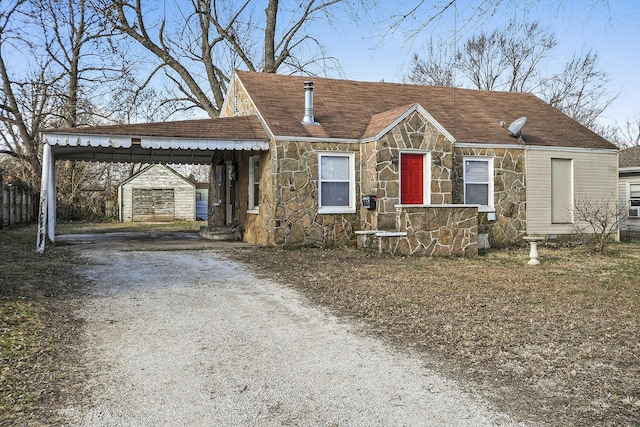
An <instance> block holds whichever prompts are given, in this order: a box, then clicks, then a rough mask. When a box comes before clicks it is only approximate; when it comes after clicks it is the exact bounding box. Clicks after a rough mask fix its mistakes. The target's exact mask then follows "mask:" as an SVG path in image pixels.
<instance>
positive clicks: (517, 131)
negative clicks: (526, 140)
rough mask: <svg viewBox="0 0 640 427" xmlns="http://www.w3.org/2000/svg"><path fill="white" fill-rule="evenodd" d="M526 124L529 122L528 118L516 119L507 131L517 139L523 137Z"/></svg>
mask: <svg viewBox="0 0 640 427" xmlns="http://www.w3.org/2000/svg"><path fill="white" fill-rule="evenodd" d="M526 122H527V118H526V117H520V118H519V119H515V120H514V121H513V123H511V124H510V125H509V129H507V130H508V131H509V133H510V134H511V136H514V137H516V138H517V137H519V136H520V135H522V126H524V124H525V123H526Z"/></svg>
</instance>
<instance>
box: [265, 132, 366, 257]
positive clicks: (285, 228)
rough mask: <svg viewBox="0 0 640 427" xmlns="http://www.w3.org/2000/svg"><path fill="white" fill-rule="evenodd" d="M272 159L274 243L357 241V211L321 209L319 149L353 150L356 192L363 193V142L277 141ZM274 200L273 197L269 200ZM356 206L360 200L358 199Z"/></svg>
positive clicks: (338, 244) (319, 244)
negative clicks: (319, 201) (319, 202)
mask: <svg viewBox="0 0 640 427" xmlns="http://www.w3.org/2000/svg"><path fill="white" fill-rule="evenodd" d="M275 150H276V155H275V158H274V159H273V160H272V165H273V170H274V171H275V173H274V174H272V176H273V184H274V186H273V187H272V188H273V191H271V195H270V197H273V198H274V200H273V201H272V203H273V207H274V214H273V217H272V218H271V220H270V224H269V226H270V229H271V231H272V236H273V239H272V241H271V242H270V243H271V244H274V245H304V246H334V245H336V246H340V245H346V244H352V243H354V242H355V234H354V231H356V230H358V229H359V227H360V222H359V218H358V213H357V212H356V213H354V214H320V213H318V152H319V151H343V152H354V153H355V163H356V168H355V169H356V176H355V182H356V192H355V194H356V195H358V194H361V193H360V185H359V182H360V173H359V171H360V168H359V166H358V165H359V162H360V154H359V151H360V146H359V144H336V143H321V142H313V143H312V142H295V141H276V142H275ZM269 202H270V203H271V201H269ZM356 209H358V210H359V209H360V201H359V200H356Z"/></svg>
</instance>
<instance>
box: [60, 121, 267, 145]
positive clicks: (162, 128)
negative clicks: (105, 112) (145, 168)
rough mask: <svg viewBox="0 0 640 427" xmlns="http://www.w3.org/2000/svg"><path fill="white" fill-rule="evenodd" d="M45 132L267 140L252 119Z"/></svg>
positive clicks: (129, 125)
mask: <svg viewBox="0 0 640 427" xmlns="http://www.w3.org/2000/svg"><path fill="white" fill-rule="evenodd" d="M47 132H48V133H65V134H91V135H127V136H147V137H161V138H163V137H164V138H194V139H219V140H259V141H264V140H266V139H267V134H266V133H265V131H264V128H263V127H262V125H261V124H260V121H259V120H258V119H257V117H255V116H245V117H225V118H219V119H200V120H181V121H173V122H157V123H139V124H126V125H110V126H92V127H81V128H66V129H49V130H47Z"/></svg>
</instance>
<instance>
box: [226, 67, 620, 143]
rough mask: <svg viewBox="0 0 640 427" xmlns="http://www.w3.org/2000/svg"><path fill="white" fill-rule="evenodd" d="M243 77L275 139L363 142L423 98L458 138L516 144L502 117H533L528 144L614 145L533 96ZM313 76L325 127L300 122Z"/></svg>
mask: <svg viewBox="0 0 640 427" xmlns="http://www.w3.org/2000/svg"><path fill="white" fill-rule="evenodd" d="M237 75H238V77H239V79H240V81H241V82H242V84H243V86H244V87H245V88H246V90H247V92H248V94H249V96H250V98H251V99H252V100H253V102H254V103H255V106H256V107H257V109H258V111H259V112H260V114H261V116H262V117H263V118H264V120H265V122H266V124H267V126H268V127H269V128H270V130H271V131H272V132H273V133H274V135H276V136H294V137H295V136H297V137H329V138H347V139H361V138H364V137H365V136H371V135H372V134H373V133H374V130H376V129H384V127H385V124H383V123H382V121H384V120H386V119H390V118H392V117H394V115H395V114H396V112H398V111H401V110H403V108H405V107H406V108H409V106H411V105H413V104H415V103H418V104H420V105H421V106H422V107H424V108H425V109H426V110H427V111H428V112H429V114H431V115H432V116H433V117H434V118H435V119H436V120H437V121H438V122H439V123H440V124H441V125H442V126H443V127H444V128H445V129H446V130H447V131H449V132H450V133H451V134H452V135H453V136H454V137H455V138H456V140H457V141H459V142H468V143H492V144H513V143H515V141H516V140H515V139H514V138H513V137H512V136H510V134H509V132H507V130H506V129H503V128H501V127H500V122H501V121H505V122H506V123H507V126H508V124H509V123H511V122H512V121H513V120H515V119H517V118H518V117H521V116H526V117H527V123H526V125H525V126H524V128H523V129H522V136H523V138H524V141H525V143H526V144H529V145H540V146H557V147H584V148H605V149H614V148H615V146H614V145H613V144H611V143H609V142H608V141H606V140H605V139H603V138H601V137H600V136H598V135H596V134H595V133H593V132H591V131H590V130H589V129H587V128H586V127H584V126H582V125H580V124H579V123H577V122H576V121H574V120H572V119H570V118H569V117H567V116H566V115H564V114H562V113H561V112H560V111H558V110H556V109H555V108H553V107H551V106H550V105H548V104H547V103H545V102H544V101H542V100H540V99H539V98H537V97H536V96H534V95H532V94H526V93H515V92H490V91H478V90H470V89H454V88H450V87H434V86H422V85H407V84H398V83H370V82H357V81H349V80H334V79H325V78H316V77H314V78H309V77H298V76H284V75H277V74H266V73H254V72H247V71H237ZM306 80H313V82H314V88H315V90H314V117H315V120H316V121H317V122H319V123H320V124H319V125H303V124H301V121H302V117H303V115H304V89H303V83H304V81H306ZM399 114H401V113H398V115H399ZM395 117H397V115H396V116H395Z"/></svg>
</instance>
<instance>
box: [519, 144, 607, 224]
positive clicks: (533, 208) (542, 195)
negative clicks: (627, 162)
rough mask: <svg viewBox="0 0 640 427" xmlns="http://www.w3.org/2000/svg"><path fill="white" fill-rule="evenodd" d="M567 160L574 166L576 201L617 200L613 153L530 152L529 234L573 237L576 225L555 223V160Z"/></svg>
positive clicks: (528, 188) (578, 151) (528, 182)
mask: <svg viewBox="0 0 640 427" xmlns="http://www.w3.org/2000/svg"><path fill="white" fill-rule="evenodd" d="M561 158H563V159H567V160H571V161H572V166H573V195H574V200H577V199H578V198H580V197H588V198H590V199H592V200H598V199H600V200H607V199H609V200H611V199H612V198H616V191H617V185H618V184H617V183H618V156H617V152H615V151H613V150H611V151H606V150H597V151H596V150H594V151H589V150H574V151H571V150H568V149H567V150H553V149H551V150H548V149H529V150H527V153H526V171H527V177H526V180H527V233H528V234H543V235H545V234H570V233H572V232H573V227H572V224H567V223H564V224H554V223H553V222H552V220H551V212H552V208H551V197H550V191H551V185H552V184H551V159H561Z"/></svg>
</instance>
